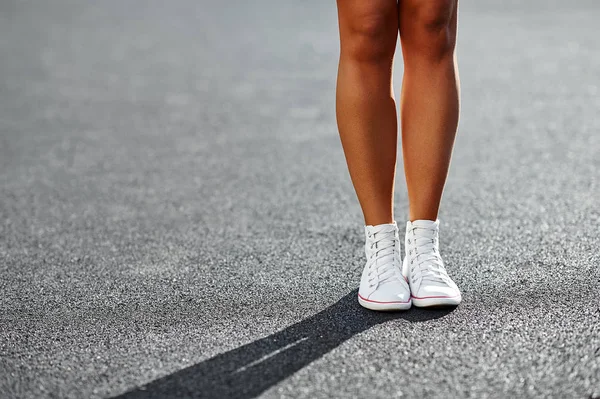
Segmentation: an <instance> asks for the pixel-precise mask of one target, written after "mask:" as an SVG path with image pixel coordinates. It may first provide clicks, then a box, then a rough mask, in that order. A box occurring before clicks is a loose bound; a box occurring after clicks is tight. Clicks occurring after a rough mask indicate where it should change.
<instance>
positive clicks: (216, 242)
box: [0, 0, 600, 399]
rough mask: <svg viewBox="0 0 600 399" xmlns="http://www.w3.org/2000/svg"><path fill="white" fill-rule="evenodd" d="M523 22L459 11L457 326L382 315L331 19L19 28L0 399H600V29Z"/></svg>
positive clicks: (114, 21)
mask: <svg viewBox="0 0 600 399" xmlns="http://www.w3.org/2000/svg"><path fill="white" fill-rule="evenodd" d="M523 3H526V4H521V2H518V1H516V0H512V1H507V2H496V1H492V0H481V1H473V0H469V1H467V0H465V1H463V2H462V3H461V12H460V27H459V40H458V56H459V63H460V71H461V81H462V99H463V103H462V114H461V125H460V129H459V134H458V138H457V142H456V149H455V152H454V157H453V163H452V167H451V172H450V176H449V179H448V184H447V188H446V191H445V194H444V199H443V204H442V211H441V214H440V219H441V221H442V230H441V245H442V251H443V252H442V253H443V255H444V258H445V261H446V263H447V267H448V269H449V272H450V274H451V275H452V276H453V278H454V279H455V281H456V282H457V283H458V285H459V286H460V287H461V289H462V291H463V298H464V302H463V303H462V304H461V305H460V306H458V307H457V308H456V309H449V310H434V311H424V310H418V309H412V310H410V311H407V312H404V313H395V314H379V313H375V312H370V311H367V310H364V309H362V308H360V307H359V305H358V304H357V302H356V299H355V296H356V291H355V290H356V287H357V286H358V280H359V277H360V272H361V269H362V266H363V262H364V260H363V256H364V254H363V249H362V245H363V225H362V218H361V214H360V210H359V207H358V202H357V200H356V198H355V194H354V191H353V189H352V186H351V183H350V179H349V176H348V172H347V170H346V166H345V160H344V157H343V153H342V150H341V146H340V142H339V138H338V136H337V129H336V124H335V115H334V99H335V97H334V89H335V75H336V70H337V59H338V55H339V44H338V33H337V25H336V24H337V16H336V9H335V3H334V2H333V1H317V0H312V1H275V0H271V1H267V0H256V1H252V2H250V1H245V2H241V1H232V2H219V1H216V0H213V1H192V0H186V1H180V0H175V1H169V2H166V1H159V0H149V1H146V2H134V1H130V0H125V1H122V0H118V1H117V0H106V1H76V0H70V1H69V0H54V1H51V2H41V1H32V0H31V1H27V0H23V1H17V0H4V1H2V2H1V3H0V276H1V278H0V397H2V398H106V397H117V398H138V397H150V398H159V397H214V398H226V397H232V398H249V397H254V396H261V397H264V398H325V397H338V398H348V397H369V398H376V397H381V398H389V397H439V398H454V397H457V398H458V397H472V398H485V397H489V398H501V397H519V398H521V397H523V398H540V397H556V398H565V397H569V398H582V399H584V398H600V327H599V326H600V324H599V322H600V299H599V298H600V295H599V294H600V288H599V287H600V272H599V263H600V256H599V251H598V248H599V242H600V227H599V226H600V209H599V208H600V199H599V198H600V187H599V174H600V172H599V170H600V155H599V154H600V118H599V117H598V115H599V110H600V41H599V40H598V15H600V4H599V3H598V2H597V1H573V2H564V1H563V2H559V1H541V0H532V1H527V2H523ZM401 68H402V65H401V62H400V61H398V62H397V63H396V73H397V75H396V80H395V83H396V89H397V91H398V89H399V87H400V76H401V75H400V74H401V73H402V69H401ZM400 163H401V162H399V166H398V179H397V189H396V191H397V192H396V210H397V220H399V222H400V223H404V219H405V215H406V199H407V197H406V187H405V184H404V179H403V171H402V168H401V165H400Z"/></svg>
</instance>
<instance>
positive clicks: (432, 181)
mask: <svg viewBox="0 0 600 399" xmlns="http://www.w3.org/2000/svg"><path fill="white" fill-rule="evenodd" d="M337 7H338V20H339V30H340V43H341V52H340V62H339V68H338V77H337V90H336V116H337V123H338V129H339V133H340V138H341V142H342V146H343V149H344V154H345V156H346V161H347V164H348V170H349V172H350V177H351V179H352V183H353V185H354V189H355V190H356V193H357V196H358V200H359V202H360V206H361V208H362V211H363V215H364V219H365V224H367V225H377V224H383V223H392V222H393V220H394V210H393V202H394V180H395V172H396V156H397V141H398V138H397V132H398V122H397V121H398V119H397V113H396V102H395V99H394V93H393V89H392V86H393V85H392V69H393V62H394V52H395V49H396V43H397V38H398V33H400V35H399V36H400V43H401V48H402V56H403V61H404V76H403V81H402V96H401V103H400V118H401V131H402V151H403V158H404V170H405V177H406V183H407V187H408V200H409V215H408V217H409V220H411V221H412V220H417V219H429V220H435V219H436V218H437V216H438V211H439V206H440V201H441V197H442V192H443V189H444V184H445V182H446V177H447V175H448V168H449V165H450V158H451V154H452V147H453V145H454V137H455V135H456V129H457V126H458V114H459V80H458V69H457V66H456V56H455V51H454V50H455V43H456V27H457V10H458V1H457V0H399V2H396V0H370V1H363V0H337Z"/></svg>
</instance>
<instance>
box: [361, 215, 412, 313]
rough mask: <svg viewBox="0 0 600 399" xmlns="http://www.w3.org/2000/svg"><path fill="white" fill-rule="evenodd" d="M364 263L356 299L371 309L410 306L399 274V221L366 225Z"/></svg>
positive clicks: (407, 290) (397, 308)
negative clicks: (365, 259)
mask: <svg viewBox="0 0 600 399" xmlns="http://www.w3.org/2000/svg"><path fill="white" fill-rule="evenodd" d="M365 240H366V241H365V255H366V257H367V263H366V264H365V268H364V270H363V273H362V277H361V280H360V288H359V289H358V302H359V303H360V304H361V305H362V306H363V307H365V308H367V309H371V310H389V311H391V310H404V309H408V308H410V306H411V299H410V288H409V286H408V283H407V282H406V280H405V279H404V277H403V276H402V270H401V261H400V239H399V237H398V225H397V224H396V222H395V221H394V223H389V224H379V225H375V226H372V225H368V226H365Z"/></svg>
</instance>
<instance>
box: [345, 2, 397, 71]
mask: <svg viewBox="0 0 600 399" xmlns="http://www.w3.org/2000/svg"><path fill="white" fill-rule="evenodd" d="M397 37H398V22H397V18H396V17H395V16H392V18H390V15H386V14H384V13H381V14H371V15H364V16H362V17H360V18H355V19H354V21H352V22H350V23H348V24H347V26H346V29H344V32H343V34H342V40H341V47H342V48H341V50H342V53H343V54H344V55H346V56H348V57H351V58H352V59H353V60H355V61H359V62H367V63H382V62H391V61H392V59H393V57H394V52H395V50H396V39H397Z"/></svg>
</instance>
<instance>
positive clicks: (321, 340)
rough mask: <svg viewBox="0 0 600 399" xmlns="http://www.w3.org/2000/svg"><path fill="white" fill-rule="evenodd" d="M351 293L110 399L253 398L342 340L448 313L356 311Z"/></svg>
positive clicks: (418, 310)
mask: <svg viewBox="0 0 600 399" xmlns="http://www.w3.org/2000/svg"><path fill="white" fill-rule="evenodd" d="M356 295H357V290H354V291H352V292H351V293H349V294H348V295H346V296H344V297H343V298H342V299H340V300H339V301H338V302H337V303H335V304H334V305H332V306H330V307H328V308H327V309H324V310H323V311H321V312H319V313H317V314H315V315H314V316H312V317H309V318H308V319H306V320H303V321H301V322H299V323H296V324H294V325H292V326H290V327H288V328H286V329H284V330H281V331H279V332H277V333H274V334H272V335H270V336H268V337H265V338H262V339H259V340H257V341H254V342H251V343H249V344H247V345H244V346H241V347H239V348H236V349H233V350H230V351H229V352H225V353H222V354H219V355H217V356H215V357H213V358H210V359H207V360H205V361H203V362H201V363H198V364H196V365H193V366H190V367H187V368H185V369H182V370H180V371H177V372H175V373H173V374H170V375H167V376H165V377H162V378H160V379H157V380H155V381H152V382H150V383H148V384H146V385H144V386H141V387H139V388H135V389H133V390H131V391H129V392H126V393H124V394H122V395H120V396H116V397H115V399H126V398H127V399H131V398H164V397H186V398H253V397H255V396H257V395H259V394H261V393H262V392H264V391H265V390H267V389H268V388H270V387H272V386H273V385H275V384H277V383H278V382H280V381H282V380H283V379H285V378H287V377H288V376H290V375H291V374H293V373H295V372H296V371H298V370H300V369H301V368H303V367H305V366H306V365H308V364H310V363H311V362H313V361H314V360H316V359H318V358H320V357H322V356H323V355H325V354H326V353H328V352H329V351H331V350H332V349H334V348H336V347H338V346H339V345H341V344H342V343H343V342H345V341H346V340H348V339H350V338H351V337H353V336H354V335H356V334H359V333H361V332H363V331H365V330H368V329H369V328H371V327H373V326H375V325H378V324H381V323H385V322H387V321H390V320H393V319H399V318H402V319H405V320H409V321H412V322H420V321H426V320H432V319H436V318H439V317H442V316H445V315H447V314H448V313H450V312H451V311H452V310H453V309H454V308H445V309H435V310H425V309H419V308H413V309H411V310H409V311H407V312H401V313H400V312H397V313H381V312H373V311H369V310H367V309H364V308H362V307H361V306H360V305H359V304H358V303H357V300H356Z"/></svg>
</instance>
